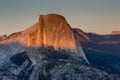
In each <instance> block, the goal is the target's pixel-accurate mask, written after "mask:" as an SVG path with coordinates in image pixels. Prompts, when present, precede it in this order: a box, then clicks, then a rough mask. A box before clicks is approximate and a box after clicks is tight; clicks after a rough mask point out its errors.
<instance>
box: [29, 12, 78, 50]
mask: <svg viewBox="0 0 120 80" xmlns="http://www.w3.org/2000/svg"><path fill="white" fill-rule="evenodd" d="M36 27H37V28H36V30H35V31H34V32H32V33H30V34H29V36H28V46H29V47H38V46H42V45H43V46H46V47H47V46H53V47H54V48H55V49H58V48H60V49H69V50H75V49H76V42H75V38H74V33H73V31H72V29H71V28H70V26H69V25H68V23H67V21H66V20H65V18H64V17H62V16H60V15H57V14H49V15H42V16H40V18H39V22H38V23H37V26H36Z"/></svg>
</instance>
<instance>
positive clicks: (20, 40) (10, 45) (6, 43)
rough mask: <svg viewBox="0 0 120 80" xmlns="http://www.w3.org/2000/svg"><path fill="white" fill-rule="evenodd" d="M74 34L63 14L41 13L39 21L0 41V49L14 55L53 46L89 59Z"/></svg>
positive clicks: (30, 52)
mask: <svg viewBox="0 0 120 80" xmlns="http://www.w3.org/2000/svg"><path fill="white" fill-rule="evenodd" d="M74 35H75V34H74V32H73V30H72V28H71V27H70V26H69V24H68V23H67V21H66V20H65V18H64V17H63V16H61V15H58V14H48V15H40V17H39V20H38V22H37V23H36V24H34V25H33V26H31V27H30V28H28V29H26V30H24V31H21V32H18V33H13V34H11V35H10V36H8V37H7V38H5V39H4V40H2V41H0V49H1V50H2V52H4V53H6V54H7V55H8V54H9V55H14V54H17V53H20V52H24V51H27V52H28V54H33V53H34V52H33V51H34V50H35V48H39V47H44V48H47V47H53V48H54V49H55V50H65V51H68V52H72V53H73V54H72V55H74V56H77V57H82V58H83V59H85V60H86V61H87V58H86V56H85V54H84V52H83V50H82V48H81V45H80V43H79V41H78V40H77V38H76V37H75V36H74ZM30 49H34V50H32V51H31V50H30ZM0 53H1V52H0ZM1 54H3V53H1ZM30 56H31V55H30ZM31 60H33V59H31ZM33 62H35V61H33ZM87 62H88V61H87Z"/></svg>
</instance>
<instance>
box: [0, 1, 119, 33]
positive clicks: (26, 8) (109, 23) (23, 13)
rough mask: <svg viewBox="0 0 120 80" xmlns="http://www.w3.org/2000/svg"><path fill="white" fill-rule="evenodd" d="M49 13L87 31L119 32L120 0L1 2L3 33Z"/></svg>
mask: <svg viewBox="0 0 120 80" xmlns="http://www.w3.org/2000/svg"><path fill="white" fill-rule="evenodd" d="M49 13H57V14H60V15H63V16H64V17H65V18H66V20H67V21H68V23H69V24H70V25H71V27H72V28H80V29H82V30H83V31H85V32H94V33H98V34H108V33H110V32H111V31H120V0H0V34H11V33H14V32H18V31H22V30H24V29H26V28H28V27H30V26H31V25H33V24H35V23H36V22H37V21H38V18H39V15H41V14H49Z"/></svg>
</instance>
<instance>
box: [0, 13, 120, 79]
mask: <svg viewBox="0 0 120 80" xmlns="http://www.w3.org/2000/svg"><path fill="white" fill-rule="evenodd" d="M96 36H97V37H98V38H101V37H99V36H98V35H94V34H88V33H85V32H83V31H82V30H80V29H77V28H71V27H70V25H69V24H68V23H67V21H66V20H65V18H64V17H63V16H61V15H58V14H48V15H41V16H40V17H39V20H38V22H37V23H35V24H34V25H33V26H31V27H29V28H28V29H26V30H24V31H21V32H17V33H13V34H11V35H10V36H5V38H3V37H1V40H0V79H1V80H105V79H108V80H119V79H120V75H118V74H117V72H115V71H114V73H113V74H112V73H108V72H109V71H108V70H109V68H111V67H108V70H106V69H107V67H106V66H104V65H99V64H97V58H98V62H99V59H101V55H99V52H101V51H100V50H96V49H95V48H93V45H99V42H101V41H102V40H103V39H102V40H101V41H97V39H98V38H97V39H96ZM102 37H103V36H102ZM115 37H116V36H115ZM99 40H100V39H99ZM118 41H119V40H118ZM81 44H82V47H81ZM88 44H90V45H89V46H90V47H89V46H87V45H88ZM82 48H83V49H82ZM83 50H84V51H83ZM89 51H90V52H89ZM92 52H94V53H96V52H97V53H98V55H97V56H95V54H94V53H93V54H92V55H91V53H92ZM103 52H104V51H103ZM89 53H90V54H89ZM98 56H99V57H98ZM102 57H103V56H102ZM94 59H95V60H94ZM95 61H96V62H95ZM117 62H118V61H117ZM99 63H100V62H99ZM91 64H92V65H91ZM113 64H116V63H113ZM98 66H102V67H104V69H103V68H101V67H98ZM116 66H118V65H116ZM3 67H4V68H3ZM112 68H116V67H112ZM100 69H101V70H100ZM117 69H118V68H117ZM118 73H119V72H118Z"/></svg>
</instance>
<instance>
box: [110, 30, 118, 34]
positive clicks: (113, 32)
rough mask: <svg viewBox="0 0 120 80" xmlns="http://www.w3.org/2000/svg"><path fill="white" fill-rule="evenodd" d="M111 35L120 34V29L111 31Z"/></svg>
mask: <svg viewBox="0 0 120 80" xmlns="http://www.w3.org/2000/svg"><path fill="white" fill-rule="evenodd" d="M110 34H111V35H117V34H118V35H120V31H112V32H111V33H110Z"/></svg>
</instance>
